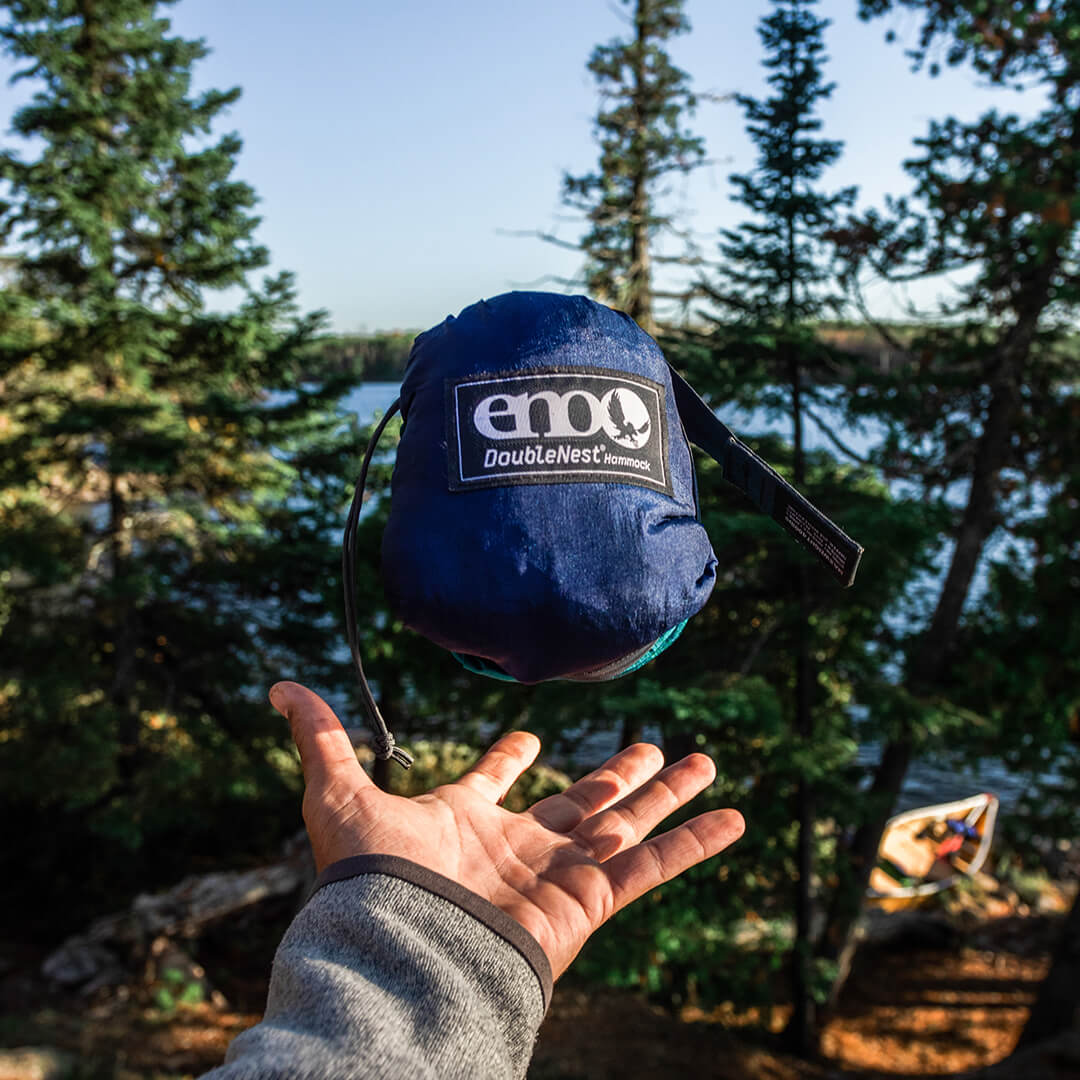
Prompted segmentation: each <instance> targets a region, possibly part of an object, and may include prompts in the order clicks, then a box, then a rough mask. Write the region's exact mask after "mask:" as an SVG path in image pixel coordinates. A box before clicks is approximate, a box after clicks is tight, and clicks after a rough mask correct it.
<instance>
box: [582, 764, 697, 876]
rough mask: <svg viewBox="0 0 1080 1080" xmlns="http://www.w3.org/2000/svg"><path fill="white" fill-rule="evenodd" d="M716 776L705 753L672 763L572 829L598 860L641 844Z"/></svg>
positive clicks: (608, 857)
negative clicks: (662, 822) (612, 804)
mask: <svg viewBox="0 0 1080 1080" xmlns="http://www.w3.org/2000/svg"><path fill="white" fill-rule="evenodd" d="M715 777H716V766H715V765H714V764H713V763H712V761H711V760H710V759H709V758H707V757H706V756H705V755H704V754H691V755H690V756H689V757H685V758H683V759H682V760H681V761H677V762H676V763H675V764H674V765H669V766H668V767H667V768H666V769H664V770H663V772H661V773H658V774H657V775H656V776H655V777H654V778H653V779H652V780H650V781H649V783H647V784H644V785H643V786H641V787H639V788H638V789H637V790H636V791H632V792H630V794H628V795H627V796H626V797H625V798H623V799H622V800H620V801H619V802H618V803H616V804H615V805H614V806H611V807H609V808H608V809H606V810H604V811H602V812H601V813H598V814H596V815H594V816H593V817H590V818H588V819H587V820H585V821H583V822H582V823H581V824H580V825H578V826H577V828H575V829H574V830H573V832H572V834H571V835H572V836H573V838H574V839H575V840H577V841H578V842H579V843H581V844H584V846H585V847H586V848H588V849H589V851H590V852H591V853H592V856H593V858H595V859H596V860H597V861H598V862H604V861H605V860H606V859H610V858H611V857H612V855H615V854H617V853H618V852H620V851H623V850H624V849H626V848H628V847H633V845H634V844H638V843H640V842H641V841H642V840H644V839H645V837H646V836H648V835H649V833H650V832H652V830H653V829H655V828H656V826H657V825H659V824H660V822H661V821H663V820H664V818H666V817H667V816H668V815H669V814H671V813H673V812H674V811H676V810H678V809H679V807H680V806H684V805H685V804H686V803H688V802H689V801H690V800H691V799H692V798H693V797H694V796H695V795H697V794H699V793H700V792H702V791H704V790H705V788H707V787H708V786H709V785H710V784H711V783H712V782H713V780H714V779H715Z"/></svg>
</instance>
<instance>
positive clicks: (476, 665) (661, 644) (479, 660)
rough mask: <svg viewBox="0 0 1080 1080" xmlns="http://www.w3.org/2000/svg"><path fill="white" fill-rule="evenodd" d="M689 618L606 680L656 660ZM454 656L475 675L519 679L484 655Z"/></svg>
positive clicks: (463, 654) (458, 654) (666, 632)
mask: <svg viewBox="0 0 1080 1080" xmlns="http://www.w3.org/2000/svg"><path fill="white" fill-rule="evenodd" d="M689 621H690V620H689V619H683V621H682V622H681V623H679V624H678V625H677V626H673V627H671V628H670V629H669V630H665V631H664V633H662V634H661V635H660V637H658V638H657V639H656V640H655V641H654V642H653V643H652V645H651V646H650V647H649V650H648V652H646V653H645V654H644V655H643V656H639V657H638V658H637V659H636V660H635V661H634V662H633V663H632V664H630V666H629V667H626V668H623V669H621V670H619V671H615V672H612V674H611V675H609V676H608V677H607V679H606V680H602V681H610V680H611V679H618V678H621V677H622V676H623V675H629V674H630V673H631V672H634V671H637V670H638V668H643V667H644V666H645V665H646V664H648V663H650V662H651V661H653V660H655V659H656V658H657V657H658V656H659V655H660V654H661V653H662V652H663V651H664V650H665V649H667V648H669V647H670V646H671V645H673V644H674V643H675V642H676V641H677V640H678V638H679V635H680V634H681V633H682V632H683V630H685V629H686V624H687V623H688V622H689ZM451 655H452V656H453V658H454V659H455V660H456V661H457V662H458V663H459V664H460V665H461V666H462V667H463V668H464V669H465V670H466V671H471V672H472V673H473V674H474V675H486V676H487V677H488V678H489V679H498V680H499V681H500V682H514V683H516V682H517V681H518V680H517V679H515V678H514V676H513V675H508V674H507V673H506V672H505V671H503V669H502V668H501V667H499V665H498V664H496V663H495V662H494V661H493V660H487V659H485V658H484V657H483V656H469V655H468V654H467V653H457V652H456V653H451ZM568 680H569V681H572V680H573V676H572V675H570V676H567V677H566V678H564V679H553V680H550V681H552V682H566V681H568ZM598 681H599V680H598Z"/></svg>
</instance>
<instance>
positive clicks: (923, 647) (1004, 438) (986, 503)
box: [819, 269, 1054, 1005]
mask: <svg viewBox="0 0 1080 1080" xmlns="http://www.w3.org/2000/svg"><path fill="white" fill-rule="evenodd" d="M1053 272H1054V269H1047V270H1045V271H1044V275H1043V277H1044V282H1040V283H1039V284H1044V283H1048V282H1049V279H1050V277H1051V276H1052V274H1053ZM1047 300H1048V292H1047V291H1046V289H1045V287H1044V288H1041V289H1039V288H1036V289H1035V295H1034V296H1033V297H1032V300H1031V302H1030V303H1029V305H1027V310H1026V313H1025V314H1024V315H1023V316H1022V317H1021V318H1020V319H1019V320H1018V322H1017V324H1016V325H1015V326H1014V328H1013V330H1012V332H1011V333H1010V334H1009V335H1008V336H1007V337H1006V339H1005V341H1004V342H1003V343H1002V347H1001V350H1000V352H999V354H998V360H997V363H996V364H995V365H994V370H993V371H992V372H991V375H990V386H991V398H990V404H989V407H988V409H987V413H986V423H985V424H984V426H983V430H982V433H981V435H980V436H979V440H978V443H977V447H976V454H975V464H974V468H973V470H972V477H971V490H970V491H969V493H968V501H967V505H966V507H965V508H964V515H963V518H962V520H961V523H960V527H959V529H958V530H957V533H956V546H955V548H954V549H953V555H952V559H951V561H950V564H949V570H948V573H947V575H946V577H945V581H944V583H943V585H942V588H941V592H940V594H939V595H938V601H937V605H936V606H935V609H934V614H933V618H932V619H931V621H930V625H929V626H928V627H927V629H926V631H925V633H924V634H923V635H922V639H921V640H920V642H919V645H918V648H917V649H916V651H915V654H914V656H913V658H912V660H911V663H910V665H909V668H908V676H907V682H908V685H909V687H910V688H911V690H912V691H913V692H914V693H926V692H927V691H929V690H931V689H932V688H933V686H934V684H935V683H936V682H937V681H938V680H939V679H940V676H941V674H942V672H943V671H944V670H945V667H946V665H947V664H948V662H949V658H950V654H951V651H952V648H953V645H954V643H955V640H956V634H957V630H958V628H959V625H960V616H961V613H962V611H963V608H964V602H965V601H966V600H967V596H968V592H969V591H970V588H971V582H972V579H973V577H974V575H975V570H976V567H977V566H978V563H979V558H980V556H981V555H982V552H983V548H984V547H985V545H986V541H987V539H989V537H990V534H991V533H992V532H993V530H994V528H995V525H996V520H995V517H996V510H997V492H998V479H999V476H1000V473H1001V470H1002V468H1003V467H1004V465H1005V464H1006V462H1007V460H1008V456H1009V446H1010V436H1011V430H1012V426H1013V420H1014V417H1015V416H1016V412H1017V409H1018V407H1019V382H1020V379H1021V373H1022V371H1023V368H1024V364H1025V362H1026V360H1027V357H1028V353H1029V351H1030V349H1031V343H1032V340H1033V339H1034V336H1035V331H1036V329H1037V327H1038V322H1039V318H1040V316H1041V315H1042V312H1043V310H1044V309H1045V307H1046V303H1047ZM912 750H913V744H912V740H911V735H910V732H909V731H908V730H907V728H906V726H905V727H904V729H903V730H902V731H901V733H900V735H899V736H897V737H896V738H895V739H893V740H891V741H890V742H888V743H887V744H886V745H885V748H884V750H883V752H882V755H881V761H880V762H879V764H878V767H877V770H876V771H875V773H874V780H873V783H872V785H871V787H870V791H869V792H868V794H867V796H866V803H867V805H868V807H869V810H870V813H869V815H868V816H867V817H866V819H865V820H864V821H863V823H862V824H861V825H860V826H859V828H858V829H857V830H856V833H855V836H854V839H853V840H852V842H851V846H850V848H849V849H848V856H849V873H848V875H847V880H846V882H841V885H840V887H839V888H838V889H837V892H836V894H835V896H834V899H833V904H832V907H831V909H830V912H829V917H828V920H827V923H826V932H825V935H824V937H823V939H822V942H821V947H820V950H819V953H820V955H821V956H822V957H823V958H824V959H826V960H832V961H835V962H836V963H837V965H838V972H837V977H836V980H835V982H834V983H833V987H832V992H831V994H830V1005H832V1004H835V1002H836V1000H837V998H838V996H839V993H840V991H841V990H842V989H843V985H844V981H845V979H846V978H847V975H848V973H849V971H850V969H851V960H852V957H853V955H854V951H855V940H854V930H855V926H856V924H857V921H858V918H859V915H860V914H861V912H862V903H863V897H864V895H865V893H866V889H867V886H868V885H869V882H870V873H871V871H872V870H873V868H874V863H875V861H876V859H877V851H878V846H879V845H880V843H881V836H882V833H883V832H884V831H885V825H886V823H887V821H888V819H889V817H890V815H891V813H892V808H893V806H894V805H895V803H896V798H897V796H898V795H899V793H900V789H901V787H902V785H903V783H904V777H905V776H906V775H907V770H908V766H909V765H910V763H911V757H912Z"/></svg>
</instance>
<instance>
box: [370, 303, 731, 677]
mask: <svg viewBox="0 0 1080 1080" xmlns="http://www.w3.org/2000/svg"><path fill="white" fill-rule="evenodd" d="M401 415H402V418H403V421H404V423H403V427H402V433H401V442H400V444H399V446H398V450H397V463H396V465H395V468H394V475H393V487H392V496H391V504H390V519H389V523H388V524H387V527H386V531H385V534H384V537H383V550H382V558H383V579H384V584H385V589H386V594H387V598H388V600H389V603H390V607H391V609H392V610H393V612H394V613H395V615H396V616H397V617H398V618H400V619H401V620H402V621H403V622H404V623H405V625H407V626H409V627H411V628H412V629H413V630H415V631H417V632H418V633H420V634H423V635H424V636H425V637H428V638H430V639H431V640H432V641H434V642H436V643H437V644H439V645H441V646H443V647H444V648H446V649H449V650H451V651H452V652H454V653H455V654H457V655H458V656H459V658H460V659H461V660H462V661H463V662H464V663H465V664H466V666H468V667H470V668H472V669H473V670H476V671H480V672H482V673H484V674H490V675H495V676H500V675H502V676H506V677H510V678H512V679H516V680H517V681H519V682H523V683H537V682H541V681H544V680H546V679H558V678H578V679H596V678H607V677H614V676H615V675H618V674H622V673H625V671H627V670H630V669H632V668H633V667H636V666H640V665H641V664H642V663H645V662H647V661H648V660H649V659H651V658H652V657H653V656H654V655H656V654H657V653H658V652H659V651H660V650H661V649H662V648H663V647H666V645H667V644H670V643H671V641H673V640H674V639H675V637H677V636H678V632H679V631H680V630H681V629H682V626H683V625H685V623H686V620H687V619H689V618H690V617H691V616H692V615H693V614H695V613H696V612H697V611H699V610H700V609H701V607H702V606H703V605H704V604H705V602H706V600H708V598H709V594H710V592H711V591H712V588H713V584H714V583H715V580H716V556H715V555H714V554H713V551H712V547H711V546H710V544H709V539H708V536H707V535H706V533H705V530H704V528H703V527H702V525H701V522H700V521H699V520H698V515H697V506H696V492H695V480H694V470H693V462H692V459H691V455H690V447H689V445H688V443H687V440H686V437H685V435H684V434H683V428H682V424H681V423H680V420H679V413H678V410H677V408H676V404H675V395H674V391H673V387H672V379H671V371H670V369H669V367H668V365H667V363H666V361H665V360H664V356H663V354H662V353H661V351H660V349H659V347H658V346H657V344H656V343H655V342H654V341H653V340H652V338H650V337H649V336H648V335H647V334H645V333H644V332H643V331H642V330H641V329H640V328H639V327H638V326H637V324H636V323H635V322H634V321H633V320H632V319H630V317H629V316H627V315H625V314H623V313H621V312H618V311H614V310H612V309H611V308H607V307H604V306H602V305H600V304H597V303H594V302H593V301H591V300H588V299H586V298H585V297H581V296H562V295H557V294H552V293H539V292H516V293H509V294H506V295H504V296H499V297H496V298H495V299H493V300H486V301H481V302H480V303H477V304H474V305H472V306H471V307H469V308H466V309H465V310H464V311H463V312H462V313H461V315H460V316H458V317H457V318H456V319H455V318H449V319H447V320H446V321H445V322H444V323H442V324H441V325H440V326H437V327H435V328H434V329H432V330H429V331H427V332H426V333H424V334H421V335H420V336H419V337H418V338H417V339H416V342H415V343H414V345H413V348H412V352H411V354H410V357H409V364H408V368H407V369H406V373H405V379H404V382H403V383H402V387H401Z"/></svg>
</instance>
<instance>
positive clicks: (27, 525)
mask: <svg viewBox="0 0 1080 1080" xmlns="http://www.w3.org/2000/svg"><path fill="white" fill-rule="evenodd" d="M165 6H166V5H165V4H164V3H159V2H157V0H110V2H109V3H107V4H103V3H99V2H95V0H9V2H7V3H5V4H4V5H3V7H4V9H5V10H6V14H7V20H6V22H5V24H4V25H3V27H2V28H0V39H2V41H3V43H4V46H5V47H6V50H7V52H8V54H9V56H11V57H12V58H13V59H14V60H15V61H16V62H17V64H18V65H19V73H18V75H17V76H16V78H18V79H27V80H30V81H31V82H32V83H33V85H34V87H35V93H34V96H33V98H32V99H31V101H30V102H29V103H28V104H27V105H25V106H24V107H22V108H21V109H20V110H19V111H18V112H17V113H16V115H15V118H14V125H13V127H14V132H15V134H16V135H17V136H19V137H21V140H22V143H21V145H20V146H14V147H13V146H9V147H5V148H4V150H3V152H2V153H0V177H2V178H3V181H4V201H3V203H2V205H0V236H2V238H3V241H4V243H5V245H6V252H5V255H6V259H7V264H8V267H9V279H8V287H7V288H6V289H5V291H4V292H3V294H2V295H0V491H2V492H3V496H2V501H0V610H2V612H3V619H2V625H0V776H2V777H3V780H2V782H0V790H2V792H3V794H2V795H0V800H2V802H3V804H4V808H5V813H6V814H7V816H8V818H9V820H22V821H24V822H25V823H26V829H25V830H24V831H23V832H22V838H21V839H20V838H13V839H12V840H11V842H10V843H9V844H8V845H6V846H5V858H6V860H10V861H7V865H6V866H5V867H4V868H3V869H0V874H2V875H3V876H4V877H5V879H6V880H8V881H12V882H13V881H23V882H28V890H29V891H28V893H27V895H28V896H29V895H30V893H32V892H33V890H34V888H38V889H40V887H41V875H42V874H44V873H45V872H46V871H48V873H50V874H51V875H53V877H52V882H53V884H52V886H51V888H52V889H53V891H55V890H57V889H62V887H63V886H64V884H65V882H66V881H67V880H68V879H69V878H70V880H71V882H72V883H73V888H72V890H71V891H72V892H73V893H74V894H76V895H77V896H79V897H80V898H81V899H82V901H83V902H84V903H85V905H87V906H89V907H93V906H94V905H95V904H97V903H101V902H103V901H102V898H103V897H105V896H109V897H111V898H112V899H113V901H114V902H115V897H116V894H117V893H122V892H123V891H124V889H125V888H133V887H135V886H138V887H146V886H147V885H148V884H149V882H150V880H152V879H153V878H154V877H155V876H158V877H159V878H161V877H164V878H172V877H174V876H175V874H176V872H177V867H176V866H174V865H172V862H173V861H174V860H177V861H179V860H182V859H183V857H184V853H185V852H191V851H192V850H199V851H200V852H202V854H221V853H223V852H226V851H229V850H233V849H245V848H247V849H251V848H254V847H258V845H260V844H265V843H266V842H267V839H268V838H269V837H272V836H273V835H274V834H275V833H276V832H280V831H281V829H282V828H283V825H282V824H280V822H281V821H284V820H288V818H287V817H286V818H275V816H274V814H273V813H272V812H268V811H272V808H273V806H274V805H275V802H274V800H275V799H277V800H281V799H283V798H286V799H288V802H289V804H291V803H292V800H293V798H294V792H295V787H296V783H297V781H296V776H295V768H294V765H293V762H292V756H291V754H287V753H285V752H284V747H285V746H286V745H287V733H286V732H282V731H281V730H280V725H278V724H277V723H276V721H273V720H272V719H271V715H272V714H271V713H270V711H269V710H268V709H267V707H266V705H265V702H264V694H265V688H266V686H267V685H268V682H269V681H271V680H273V679H274V678H278V677H281V676H282V675H283V674H284V673H286V672H289V671H296V667H295V666H294V665H296V664H303V665H304V666H305V669H306V670H305V674H306V675H307V677H309V678H312V679H314V680H317V681H319V680H321V681H323V683H324V685H326V684H327V683H328V682H331V681H332V680H333V678H334V669H333V668H331V667H329V666H328V664H329V658H330V656H331V648H330V641H331V640H333V639H334V638H336V636H337V626H336V623H335V621H334V620H333V619H332V617H331V612H333V611H335V610H337V607H338V604H337V592H338V589H339V588H340V583H339V579H338V578H337V576H336V575H337V570H336V566H337V560H338V555H337V551H338V548H337V543H338V540H337V537H338V535H339V532H338V530H339V528H340V525H339V520H340V518H337V515H340V514H341V513H342V511H343V506H344V505H345V503H346V498H345V496H346V493H345V491H344V485H343V479H344V477H345V476H346V475H347V473H348V460H349V457H350V456H351V455H352V454H354V452H355V448H354V447H353V446H352V445H351V443H350V441H349V440H350V439H351V435H350V432H349V430H348V425H347V424H345V423H344V422H343V421H342V419H341V418H340V417H338V416H336V415H335V414H334V411H333V409H332V408H331V406H332V405H333V403H334V401H335V398H336V395H337V394H338V393H339V392H340V389H341V388H340V387H333V386H330V385H311V384H307V383H303V382H301V379H300V376H301V374H302V372H301V371H300V370H299V368H298V365H297V363H296V360H295V357H296V355H297V351H298V350H299V349H300V348H301V347H302V346H303V345H304V344H305V343H306V342H307V341H308V340H309V338H310V336H311V333H312V331H313V330H314V329H315V328H316V326H317V325H318V322H319V317H318V316H301V315H299V314H298V312H297V309H296V303H295V300H294V297H293V291H292V283H291V280H290V278H289V277H288V276H280V277H277V278H274V279H270V280H267V281H266V282H265V283H264V284H263V285H262V286H261V287H258V288H257V287H255V286H253V285H251V284H250V283H249V276H250V275H251V274H252V273H253V272H255V271H258V270H260V269H261V268H263V267H264V266H266V264H267V253H266V251H265V249H264V248H263V247H262V246H261V245H260V244H259V243H258V242H257V240H256V238H255V231H256V227H257V225H258V218H257V217H256V216H255V215H254V213H253V207H254V205H255V195H254V192H253V191H252V189H251V188H250V187H249V186H248V185H247V184H245V183H243V182H242V181H240V180H238V179H236V178H235V177H234V175H233V173H234V166H235V163H236V157H237V154H238V152H239V150H240V141H239V139H238V138H237V136H236V135H232V134H228V135H224V136H222V137H217V138H215V137H212V136H211V132H210V129H211V125H212V123H213V122H214V121H215V120H216V119H217V118H219V117H220V115H221V113H222V112H223V111H224V110H225V109H227V107H228V106H229V105H230V104H231V103H232V102H234V101H235V100H236V99H237V97H238V95H239V90H236V89H233V90H228V91H217V90H211V91H208V92H206V93H201V94H195V93H193V92H192V88H191V70H192V67H193V65H194V64H195V63H196V62H197V61H198V60H199V59H200V58H201V57H203V56H204V55H205V54H206V52H207V48H206V46H205V45H204V44H203V42H201V41H191V40H185V39H183V38H181V37H178V36H175V35H174V34H173V33H172V32H171V30H170V24H169V21H168V20H167V19H166V18H164V17H163V16H162V15H161V11H162V9H163V8H164V7H165ZM226 288H232V289H234V290H236V292H237V294H238V295H239V297H240V299H239V301H238V303H237V305H236V306H235V307H234V308H233V309H232V310H230V311H226V312H220V311H218V310H214V309H211V308H210V307H209V306H208V299H209V297H210V296H211V295H212V294H213V293H214V292H216V291H218V290H222V289H226ZM268 392H269V396H268ZM336 477H341V478H342V479H341V480H338V479H336ZM331 597H332V598H333V599H330V598H331ZM223 813H226V814H227V815H228V819H229V821H230V827H229V829H228V830H225V831H222V830H221V829H220V826H219V821H220V817H221V815H222V814H223ZM91 836H92V837H93V839H92V840H91V839H90V837H91ZM150 840H153V841H154V843H153V844H151V843H150V842H149V841H150ZM131 850H141V851H142V852H143V856H144V859H143V861H142V862H141V863H138V864H133V863H132V860H130V859H126V860H124V859H121V858H120V855H121V854H122V853H123V852H125V851H131ZM91 851H92V852H93V853H94V856H95V857H94V858H93V859H92V860H91V859H90V858H89V852H91ZM56 875H59V878H60V879H63V880H58V878H57V877H56ZM125 875H126V877H125ZM136 875H137V876H136ZM75 882H77V883H78V887H77V888H75V887H74V883H75ZM69 914H70V915H71V917H72V918H78V917H79V916H78V914H77V912H76V911H74V910H73V911H72V912H69ZM83 914H84V915H85V911H84V913H83ZM52 929H53V930H55V929H56V927H55V926H54V927H52Z"/></svg>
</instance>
